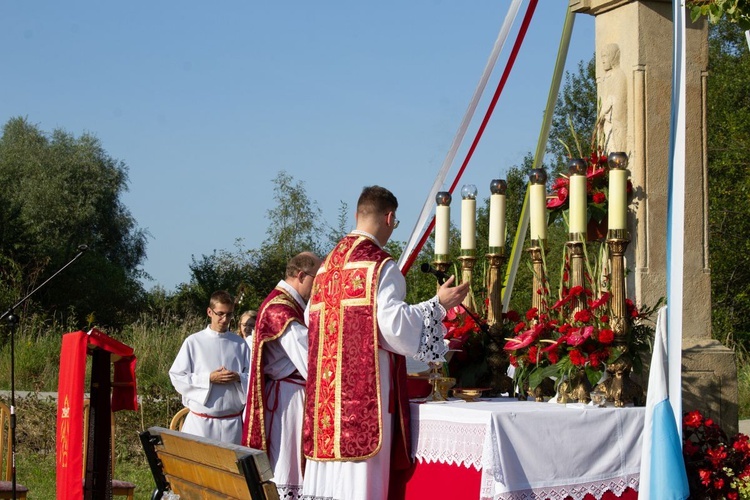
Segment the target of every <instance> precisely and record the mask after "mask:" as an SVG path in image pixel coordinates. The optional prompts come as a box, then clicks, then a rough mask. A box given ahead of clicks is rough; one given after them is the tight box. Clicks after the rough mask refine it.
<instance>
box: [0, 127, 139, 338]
mask: <svg viewBox="0 0 750 500" xmlns="http://www.w3.org/2000/svg"><path fill="white" fill-rule="evenodd" d="M126 189H127V167H126V166H125V164H124V163H123V162H121V161H118V160H116V159H114V158H112V157H110V156H109V155H108V154H107V153H106V152H105V151H104V149H103V148H102V146H101V144H100V142H99V140H98V139H96V138H95V137H93V136H92V135H89V134H83V135H82V136H80V137H74V136H73V135H71V134H69V133H68V132H65V131H64V130H61V129H58V130H55V131H53V132H52V134H50V135H49V136H48V135H46V134H45V133H44V132H42V131H41V130H39V129H38V128H37V127H36V126H35V125H32V124H30V123H29V122H28V121H27V120H26V119H24V118H12V119H10V120H9V121H8V122H7V123H6V124H5V126H4V127H3V135H2V137H1V138H0V206H1V207H2V208H0V222H1V224H0V258H2V260H3V261H4V262H5V263H7V268H6V266H5V265H4V266H3V269H4V271H3V276H2V277H3V285H2V287H0V288H2V292H1V293H2V294H3V295H4V296H15V297H19V298H20V297H21V296H23V295H25V294H26V293H28V292H29V291H30V290H31V289H33V288H34V287H35V286H36V285H38V284H39V283H40V281H41V280H43V279H46V278H47V277H48V276H50V275H51V274H52V272H54V271H56V270H57V269H59V268H61V267H62V266H63V265H64V264H65V263H67V262H68V261H70V260H71V259H72V257H73V256H74V255H76V254H77V252H78V246H79V245H81V244H87V245H88V247H89V251H88V252H87V253H86V254H84V255H83V257H82V258H80V259H79V260H78V261H77V262H76V263H75V266H74V267H73V268H72V269H70V270H67V271H66V272H64V273H61V274H60V275H59V276H58V277H57V278H56V279H55V280H54V281H52V282H50V283H49V285H47V286H46V287H45V288H44V289H43V290H40V292H39V293H38V294H36V295H35V296H34V301H35V303H36V304H38V306H39V308H40V309H44V310H46V311H48V312H56V313H58V314H63V315H67V314H69V312H72V313H73V314H74V316H73V317H74V318H75V319H76V321H77V322H78V323H79V324H81V325H85V324H86V323H87V320H86V318H87V317H93V318H95V321H96V322H97V323H98V324H104V325H118V324H122V323H123V322H124V321H126V320H127V316H128V314H132V313H133V311H134V310H135V309H136V308H137V307H138V305H139V304H140V299H141V298H142V294H143V290H142V287H141V285H140V283H139V282H138V278H139V277H141V276H142V271H140V270H139V266H140V264H141V263H142V261H143V259H144V258H145V245H146V237H147V235H146V233H145V232H144V231H142V230H140V229H138V227H137V226H136V222H135V220H134V219H133V217H132V216H131V214H130V212H129V211H128V209H127V208H126V207H125V206H124V205H123V204H122V202H121V201H120V196H121V195H122V193H123V192H124V191H125V190H126ZM5 269H9V270H10V271H9V272H7V271H5ZM6 279H7V281H6Z"/></svg>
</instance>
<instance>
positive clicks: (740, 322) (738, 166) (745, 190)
mask: <svg viewBox="0 0 750 500" xmlns="http://www.w3.org/2000/svg"><path fill="white" fill-rule="evenodd" d="M745 43H746V42H745V39H744V34H743V33H742V31H741V29H740V27H739V26H738V25H737V24H733V23H730V22H728V21H726V20H722V21H720V22H719V23H718V24H717V25H715V26H712V27H711V30H710V37H709V64H710V71H709V78H708V97H707V100H708V102H707V105H708V179H709V183H708V189H709V206H708V210H709V212H708V217H709V231H710V237H709V251H710V253H709V255H710V263H711V280H712V282H711V288H712V305H713V315H712V330H713V335H714V337H715V338H717V339H719V340H721V341H722V342H723V343H725V344H726V345H728V346H730V347H733V346H735V345H739V346H741V347H742V348H743V349H744V350H748V347H750V240H748V239H747V235H748V234H750V204H749V203H748V201H749V200H750V161H748V155H747V152H748V151H749V150H750V94H748V91H747V89H748V88H750V54H748V51H747V47H746V45H745Z"/></svg>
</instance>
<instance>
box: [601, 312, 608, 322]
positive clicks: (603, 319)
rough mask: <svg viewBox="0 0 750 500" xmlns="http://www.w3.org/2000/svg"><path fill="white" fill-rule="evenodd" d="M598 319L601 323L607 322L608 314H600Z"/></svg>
mask: <svg viewBox="0 0 750 500" xmlns="http://www.w3.org/2000/svg"><path fill="white" fill-rule="evenodd" d="M599 321H601V322H602V323H609V316H607V315H606V314H602V315H601V316H599Z"/></svg>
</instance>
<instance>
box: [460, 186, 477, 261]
mask: <svg viewBox="0 0 750 500" xmlns="http://www.w3.org/2000/svg"><path fill="white" fill-rule="evenodd" d="M476 214H477V200H475V199H473V198H464V199H463V200H461V250H476V248H477V237H476V236H477V234H476V233H477V217H476Z"/></svg>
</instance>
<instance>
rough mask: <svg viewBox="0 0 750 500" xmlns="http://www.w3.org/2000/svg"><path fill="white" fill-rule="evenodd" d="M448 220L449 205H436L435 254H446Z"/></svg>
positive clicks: (448, 231) (448, 229)
mask: <svg viewBox="0 0 750 500" xmlns="http://www.w3.org/2000/svg"><path fill="white" fill-rule="evenodd" d="M450 220H451V207H450V205H438V206H437V209H435V255H448V235H449V234H450Z"/></svg>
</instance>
